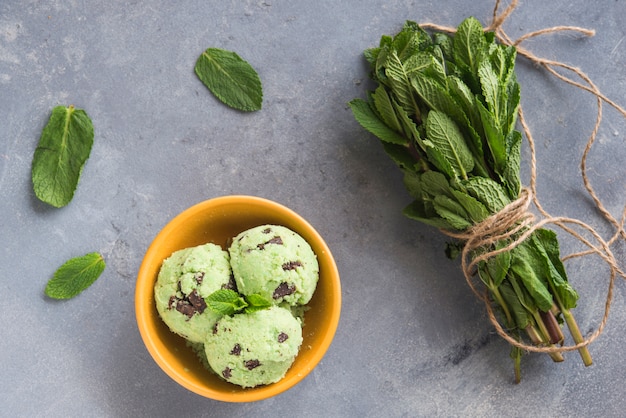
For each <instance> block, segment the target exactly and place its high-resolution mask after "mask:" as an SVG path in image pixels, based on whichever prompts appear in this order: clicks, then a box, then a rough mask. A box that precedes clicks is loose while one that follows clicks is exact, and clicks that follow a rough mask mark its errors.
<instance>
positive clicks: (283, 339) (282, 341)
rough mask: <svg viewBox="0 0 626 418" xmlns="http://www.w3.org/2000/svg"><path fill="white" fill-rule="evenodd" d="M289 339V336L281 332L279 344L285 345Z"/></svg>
mask: <svg viewBox="0 0 626 418" xmlns="http://www.w3.org/2000/svg"><path fill="white" fill-rule="evenodd" d="M287 338H289V335H287V334H285V333H284V332H281V333H280V334H278V342H279V343H284V342H285V341H287Z"/></svg>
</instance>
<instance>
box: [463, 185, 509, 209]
mask: <svg viewBox="0 0 626 418" xmlns="http://www.w3.org/2000/svg"><path fill="white" fill-rule="evenodd" d="M461 184H462V186H463V187H464V188H465V190H467V193H468V194H469V195H470V196H473V197H475V198H476V199H478V200H479V201H480V202H481V203H483V204H484V205H485V206H486V207H487V209H489V211H490V212H491V213H496V212H499V211H500V210H501V209H502V208H503V207H505V206H506V205H508V204H509V203H511V200H510V199H509V198H508V196H507V192H506V191H505V190H504V188H503V187H502V186H501V185H500V184H499V183H498V182H496V181H495V180H492V179H490V178H488V177H470V178H469V179H467V180H464V181H462V182H461Z"/></svg>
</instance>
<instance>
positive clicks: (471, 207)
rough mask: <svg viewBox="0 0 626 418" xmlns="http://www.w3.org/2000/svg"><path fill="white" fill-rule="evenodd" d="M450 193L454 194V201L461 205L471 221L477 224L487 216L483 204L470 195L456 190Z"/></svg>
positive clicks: (487, 212) (487, 213)
mask: <svg viewBox="0 0 626 418" xmlns="http://www.w3.org/2000/svg"><path fill="white" fill-rule="evenodd" d="M452 194H453V195H454V198H455V199H456V201H457V202H459V203H460V204H461V206H463V209H465V211H466V212H467V214H468V215H469V219H471V220H472V222H473V223H476V224H477V223H479V222H482V221H483V220H485V219H487V217H489V211H488V210H487V208H486V207H485V205H483V204H482V203H481V202H479V201H478V200H476V199H474V198H473V197H472V196H470V195H468V194H466V193H463V192H461V191H458V190H452Z"/></svg>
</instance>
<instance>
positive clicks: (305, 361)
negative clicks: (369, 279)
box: [135, 195, 341, 402]
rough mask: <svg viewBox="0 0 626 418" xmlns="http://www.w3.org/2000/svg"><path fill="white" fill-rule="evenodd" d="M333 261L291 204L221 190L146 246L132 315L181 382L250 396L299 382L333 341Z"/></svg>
mask: <svg viewBox="0 0 626 418" xmlns="http://www.w3.org/2000/svg"><path fill="white" fill-rule="evenodd" d="M340 310H341V285H340V281H339V273H338V270H337V266H336V264H335V261H334V259H333V256H332V254H331V252H330V249H329V248H328V246H327V245H326V243H325V242H324V240H323V238H322V237H321V236H320V234H319V233H318V232H317V231H316V230H315V229H314V228H313V226H311V224H309V223H308V222H307V221H306V220H305V219H303V218H302V217H301V216H300V215H298V214H297V213H295V212H294V211H293V210H291V209H289V208H287V207H285V206H283V205H281V204H279V203H276V202H273V201H270V200H267V199H264V198H259V197H253V196H238V195H235V196H224V197H217V198H214V199H210V200H207V201H204V202H201V203H198V204H196V205H194V206H192V207H190V208H188V209H186V210H185V211H183V212H182V213H180V214H179V215H177V216H175V217H174V218H173V219H172V220H171V221H170V222H169V223H168V224H167V225H166V226H165V227H164V228H163V229H162V230H161V231H160V232H159V233H158V234H157V235H156V237H155V239H154V240H153V242H152V243H151V245H150V246H149V248H148V250H147V252H146V254H145V256H144V259H143V262H142V264H141V266H140V269H139V273H138V276H137V283H136V289H135V312H136V318H137V325H138V328H139V331H140V334H141V337H142V339H143V342H144V344H145V346H146V348H147V350H148V352H149V353H150V355H151V356H152V358H153V359H154V361H155V362H156V363H157V365H158V366H159V367H160V368H161V369H162V370H163V371H164V372H165V373H166V374H167V375H168V376H169V377H170V378H171V379H173V380H174V381H175V382H177V383H178V384H180V385H182V386H183V387H185V388H186V389H188V390H190V391H192V392H194V393H196V394H198V395H201V396H204V397H207V398H211V399H215V400H219V401H225V402H252V401H258V400H261V399H266V398H269V397H272V396H275V395H277V394H279V393H282V392H284V391H286V390H288V389H290V388H291V387H293V386H295V385H296V384H297V383H299V382H300V381H301V380H302V379H304V378H305V377H306V376H307V375H308V374H309V373H310V372H311V371H312V370H313V369H314V368H315V367H316V366H317V364H318V363H319V362H320V360H321V359H322V357H323V356H324V354H325V353H326V351H327V350H328V348H329V347H330V345H331V342H332V340H333V337H334V335H335V331H336V329H337V325H338V322H339V315H340Z"/></svg>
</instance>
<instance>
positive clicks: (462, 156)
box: [424, 110, 474, 179]
mask: <svg viewBox="0 0 626 418" xmlns="http://www.w3.org/2000/svg"><path fill="white" fill-rule="evenodd" d="M426 133H427V136H428V139H429V143H431V144H432V147H433V148H434V149H436V150H437V151H438V152H440V153H441V155H442V156H443V157H444V159H445V161H446V162H447V163H448V164H449V165H450V167H451V168H452V170H453V171H454V174H455V175H456V176H460V177H462V178H464V179H466V178H467V173H469V172H470V171H472V169H473V168H474V158H473V157H472V153H471V151H470V149H469V148H468V146H467V143H466V142H465V139H464V138H463V134H462V133H461V131H460V130H459V127H458V126H457V124H456V123H454V121H453V120H452V119H451V118H450V117H449V116H448V115H446V114H445V113H443V112H438V111H435V110H431V111H430V112H429V113H428V118H427V119H426ZM424 142H425V143H426V141H424ZM440 163H442V161H440ZM439 168H441V167H439ZM446 171H447V170H446Z"/></svg>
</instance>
